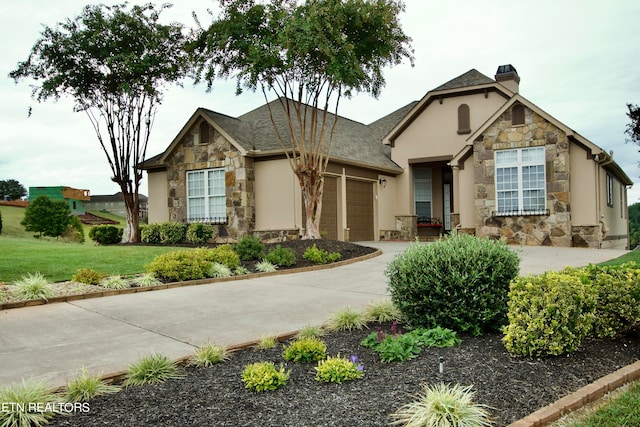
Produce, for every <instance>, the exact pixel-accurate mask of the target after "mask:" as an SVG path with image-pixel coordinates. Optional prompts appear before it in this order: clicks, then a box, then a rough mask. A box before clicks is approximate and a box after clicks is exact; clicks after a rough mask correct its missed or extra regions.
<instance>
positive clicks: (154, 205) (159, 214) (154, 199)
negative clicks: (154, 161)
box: [147, 171, 169, 224]
mask: <svg viewBox="0 0 640 427" xmlns="http://www.w3.org/2000/svg"><path fill="white" fill-rule="evenodd" d="M147 178H148V190H147V191H148V194H149V224H153V223H156V222H166V221H169V207H168V205H167V200H168V194H169V193H168V191H169V187H168V185H167V172H166V171H158V172H156V171H149V173H148V174H147Z"/></svg>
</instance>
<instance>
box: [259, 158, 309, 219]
mask: <svg viewBox="0 0 640 427" xmlns="http://www.w3.org/2000/svg"><path fill="white" fill-rule="evenodd" d="M254 170H255V178H256V180H255V201H256V229H257V230H276V229H291V228H299V227H300V226H301V224H300V223H301V221H302V213H301V204H302V202H301V196H300V186H299V184H298V180H297V179H296V177H295V175H294V174H293V171H292V170H291V167H290V166H289V162H288V160H287V159H281V160H270V161H256V162H255V163H254Z"/></svg>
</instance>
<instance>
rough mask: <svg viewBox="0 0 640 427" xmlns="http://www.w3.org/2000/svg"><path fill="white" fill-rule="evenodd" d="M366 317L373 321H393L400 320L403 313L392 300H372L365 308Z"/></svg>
mask: <svg viewBox="0 0 640 427" xmlns="http://www.w3.org/2000/svg"><path fill="white" fill-rule="evenodd" d="M364 315H365V317H366V318H367V319H368V320H369V321H371V322H378V323H382V322H391V321H394V320H396V321H397V320H400V318H401V317H402V313H400V310H398V307H396V306H395V305H394V304H393V302H392V301H391V300H382V301H378V302H372V303H370V304H369V305H367V306H366V307H365V309H364Z"/></svg>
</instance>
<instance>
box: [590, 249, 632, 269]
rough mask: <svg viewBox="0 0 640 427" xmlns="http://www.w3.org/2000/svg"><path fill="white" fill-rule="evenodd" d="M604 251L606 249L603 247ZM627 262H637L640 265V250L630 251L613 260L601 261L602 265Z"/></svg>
mask: <svg viewBox="0 0 640 427" xmlns="http://www.w3.org/2000/svg"><path fill="white" fill-rule="evenodd" d="M603 251H606V249H603ZM625 262H635V263H637V264H638V265H640V251H631V252H628V253H626V254H624V255H622V256H621V257H618V258H615V259H612V260H611V261H606V262H603V263H600V265H620V264H624V263H625Z"/></svg>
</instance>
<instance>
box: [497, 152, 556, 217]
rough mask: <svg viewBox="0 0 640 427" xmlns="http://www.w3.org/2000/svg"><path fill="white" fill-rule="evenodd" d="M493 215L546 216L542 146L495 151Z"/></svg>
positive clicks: (543, 153)
mask: <svg viewBox="0 0 640 427" xmlns="http://www.w3.org/2000/svg"><path fill="white" fill-rule="evenodd" d="M495 171H496V178H495V179H496V205H497V212H495V215H496V216H509V215H547V214H548V212H547V210H546V205H547V203H546V199H547V194H546V193H547V192H546V180H545V176H546V175H545V152H544V147H531V148H517V149H512V150H499V151H496V152H495Z"/></svg>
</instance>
